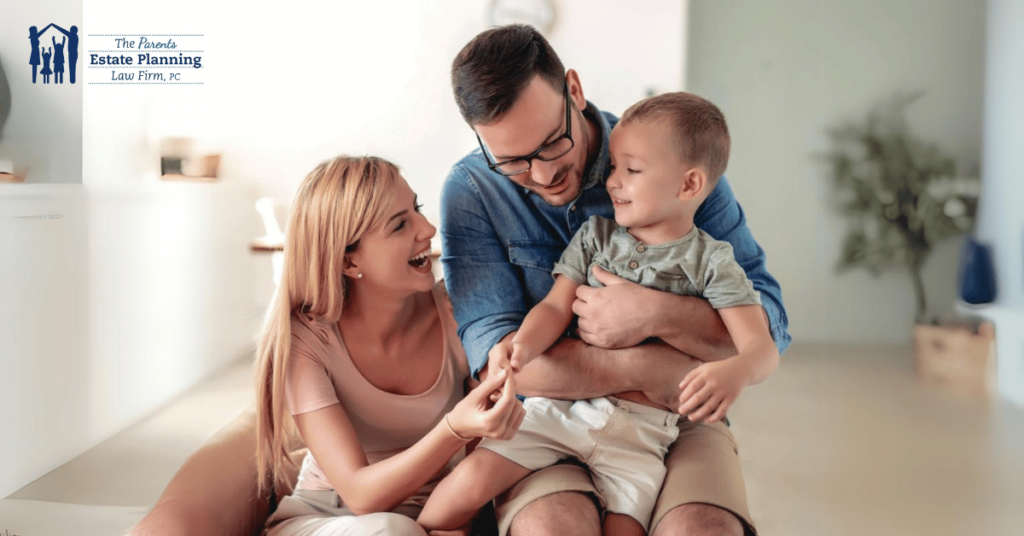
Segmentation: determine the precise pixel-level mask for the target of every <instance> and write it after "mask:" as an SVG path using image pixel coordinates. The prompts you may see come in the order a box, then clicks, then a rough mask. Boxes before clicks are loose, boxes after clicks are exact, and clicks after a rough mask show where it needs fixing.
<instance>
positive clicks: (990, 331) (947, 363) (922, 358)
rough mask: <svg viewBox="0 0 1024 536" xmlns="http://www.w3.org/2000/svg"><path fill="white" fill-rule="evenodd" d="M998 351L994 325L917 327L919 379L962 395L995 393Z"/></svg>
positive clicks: (966, 323) (915, 339)
mask: <svg viewBox="0 0 1024 536" xmlns="http://www.w3.org/2000/svg"><path fill="white" fill-rule="evenodd" d="M995 348H996V347H995V329H994V328H993V327H992V324H991V323H990V322H985V321H982V322H957V323H948V324H942V325H935V326H932V325H924V324H918V325H916V326H914V360H915V368H916V369H917V375H918V376H919V377H920V378H922V379H923V380H925V381H930V382H934V383H939V384H943V385H946V386H949V387H952V388H954V389H956V390H958V391H963V392H967V393H972V394H983V395H990V394H992V393H994V392H995V381H994V378H995Z"/></svg>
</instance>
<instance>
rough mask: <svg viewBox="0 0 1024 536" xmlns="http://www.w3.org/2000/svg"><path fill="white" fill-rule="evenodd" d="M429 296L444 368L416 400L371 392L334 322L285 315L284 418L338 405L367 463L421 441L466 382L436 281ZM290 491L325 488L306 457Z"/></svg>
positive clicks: (313, 463) (452, 326)
mask: <svg viewBox="0 0 1024 536" xmlns="http://www.w3.org/2000/svg"><path fill="white" fill-rule="evenodd" d="M432 294H433V296H434V303H435V304H436V305H437V310H438V312H439V313H440V315H441V324H442V328H443V329H444V361H443V363H442V364H441V372H440V374H439V375H438V377H437V380H436V381H435V382H434V385H433V386H432V387H431V388H430V389H428V390H426V391H425V392H423V393H420V394H418V395H398V394H394V393H389V392H386V391H382V390H380V389H378V388H376V387H374V386H373V385H372V384H371V383H370V382H369V381H368V380H367V379H366V378H364V377H363V375H362V374H360V372H359V370H358V369H357V368H356V366H355V364H353V363H352V359H351V358H350V357H349V354H348V350H347V349H346V348H345V342H344V341H343V340H341V333H340V332H339V330H338V325H337V323H326V322H321V321H319V320H317V319H316V318H314V317H313V316H312V315H309V314H298V315H293V316H292V347H291V359H290V363H289V364H288V372H287V375H286V380H285V399H286V401H287V404H288V409H289V411H291V413H292V415H298V414H301V413H308V412H310V411H316V410H318V409H321V408H325V407H327V406H330V405H331V404H337V403H339V402H340V403H341V406H342V407H343V408H344V409H345V413H346V414H348V418H349V419H350V420H351V421H352V425H353V426H355V429H356V433H357V434H358V435H359V441H360V442H361V443H362V445H363V451H364V452H365V453H366V457H367V459H368V460H369V462H370V463H371V464H372V463H376V462H379V461H381V460H384V459H387V458H389V457H391V456H394V455H395V454H397V453H399V452H401V451H403V450H405V449H406V448H408V447H410V446H411V445H413V444H414V443H416V442H417V441H419V440H420V438H422V437H423V436H425V435H426V434H427V432H429V431H430V430H431V429H432V428H433V427H434V426H435V425H437V423H438V422H440V420H441V419H442V418H443V417H444V414H445V413H447V412H448V411H450V410H451V409H452V408H453V407H455V404H456V403H457V402H458V401H459V400H461V399H462V396H463V386H464V384H465V380H466V378H467V377H468V376H469V365H468V363H467V361H466V354H465V353H464V352H463V350H462V344H461V343H460V342H459V337H458V334H457V333H456V324H455V318H454V317H453V314H452V307H451V303H450V302H449V301H448V293H447V292H446V291H445V287H444V281H440V282H438V283H437V284H436V285H434V288H433V291H432ZM461 457H462V454H461V451H460V454H458V455H457V456H456V457H455V458H453V459H452V461H450V462H449V467H448V468H447V469H446V470H445V471H442V475H439V476H438V477H436V478H435V479H434V480H433V481H431V483H430V484H429V485H428V487H429V488H431V489H432V488H433V485H434V484H436V481H437V480H439V479H440V476H443V474H446V473H447V472H448V471H449V470H450V469H451V467H454V464H455V463H457V462H458V459H461ZM296 488H297V489H308V490H330V489H333V486H331V484H330V482H328V481H327V476H326V475H325V474H324V472H323V471H322V470H321V469H320V466H319V465H318V464H317V462H316V460H315V459H314V458H313V456H312V454H309V455H307V456H306V459H305V460H304V461H303V463H302V471H301V473H300V474H299V481H298V485H297V486H296ZM426 492H429V490H428V489H426V488H425V489H424V490H421V494H423V493H426ZM418 495H419V494H418Z"/></svg>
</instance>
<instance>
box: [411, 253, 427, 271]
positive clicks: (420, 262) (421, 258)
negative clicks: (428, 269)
mask: <svg viewBox="0 0 1024 536" xmlns="http://www.w3.org/2000/svg"><path fill="white" fill-rule="evenodd" d="M429 254H430V250H429V249H425V250H423V251H422V252H421V253H419V254H418V255H416V256H415V257H413V258H411V259H409V266H412V267H413V268H423V267H425V266H426V265H427V264H428V263H429V262H430V258H429V257H428V255H429Z"/></svg>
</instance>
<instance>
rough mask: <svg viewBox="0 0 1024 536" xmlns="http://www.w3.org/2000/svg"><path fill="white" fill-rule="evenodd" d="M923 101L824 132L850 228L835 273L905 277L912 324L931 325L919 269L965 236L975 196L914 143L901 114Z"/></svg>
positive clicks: (932, 152) (881, 107) (887, 107)
mask: <svg viewBox="0 0 1024 536" xmlns="http://www.w3.org/2000/svg"><path fill="white" fill-rule="evenodd" d="M920 97H921V93H915V94H901V95H897V96H895V97H893V98H891V99H887V100H885V101H883V102H881V103H879V104H878V105H876V106H875V107H874V108H873V109H872V110H871V112H870V113H869V114H868V116H867V119H866V120H865V121H862V122H853V123H848V124H846V125H843V126H840V127H838V128H834V129H832V130H830V131H829V137H830V138H831V139H832V142H833V148H832V150H831V151H830V152H828V153H827V155H826V158H827V160H828V162H829V163H830V167H831V172H832V173H831V178H832V182H833V183H834V186H835V191H836V194H837V201H838V204H839V206H840V208H841V209H842V210H843V211H844V212H845V213H846V215H847V217H848V219H849V221H850V223H851V225H850V229H849V232H848V233H847V234H846V238H845V240H844V241H843V247H842V253H841V254H840V258H839V263H838V266H837V269H838V271H840V272H844V271H846V270H850V269H853V268H866V269H867V270H869V271H870V272H871V273H872V274H874V275H875V276H878V275H880V274H881V273H882V272H883V271H885V270H887V269H893V268H895V269H903V270H907V271H908V273H909V274H910V277H911V279H912V281H913V284H914V291H915V295H916V297H917V308H916V316H915V319H916V321H917V323H919V324H922V323H929V320H930V319H929V318H928V316H927V315H928V305H927V296H926V293H925V289H924V284H923V282H922V279H921V268H922V266H923V265H924V261H925V259H927V257H928V255H929V254H930V253H931V251H932V248H933V247H934V245H935V243H936V242H938V241H940V240H942V239H944V238H948V237H951V236H955V235H959V234H963V233H966V232H967V231H969V230H970V229H971V227H972V225H973V224H974V215H975V211H976V210H977V206H978V192H979V189H980V184H979V180H978V179H977V178H964V177H957V176H956V163H955V161H954V160H953V158H951V157H949V156H947V155H946V154H944V153H943V152H942V151H941V150H940V149H939V148H938V147H937V146H936V145H935V144H933V143H928V142H925V141H923V140H921V139H919V138H918V137H916V136H914V135H913V134H912V133H911V132H910V130H909V128H908V126H907V122H906V118H905V116H904V110H905V109H906V107H907V106H908V105H910V104H911V103H912V102H914V101H915V100H917V99H918V98H920Z"/></svg>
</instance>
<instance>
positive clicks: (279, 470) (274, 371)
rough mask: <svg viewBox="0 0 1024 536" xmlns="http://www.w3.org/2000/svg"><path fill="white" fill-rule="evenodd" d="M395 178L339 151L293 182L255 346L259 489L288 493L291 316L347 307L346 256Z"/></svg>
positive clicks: (377, 219) (390, 170)
mask: <svg viewBox="0 0 1024 536" xmlns="http://www.w3.org/2000/svg"><path fill="white" fill-rule="evenodd" d="M399 178H400V175H399V171H398V167H397V166H395V165H394V164H392V163H391V162H388V161H387V160H384V159H382V158H376V157H370V156H367V157H351V156H338V157H335V158H333V159H331V160H327V161H325V162H322V163H321V164H320V165H318V166H317V167H316V168H315V169H314V170H313V171H311V172H310V173H309V175H307V176H306V178H305V179H304V180H303V181H302V184H300V185H299V188H298V190H297V191H296V193H295V198H294V200H293V201H292V205H291V209H290V210H289V214H288V226H287V231H286V236H285V247H284V269H283V270H282V272H281V284H280V286H279V287H278V289H277V292H276V293H275V295H274V300H273V303H272V304H271V306H270V308H269V309H268V310H267V316H266V319H265V321H264V325H263V329H262V331H261V333H260V336H259V341H258V346H257V351H256V357H257V360H256V364H257V376H256V401H257V412H258V413H257V422H256V438H257V444H256V470H257V475H258V477H259V488H258V491H259V493H260V494H263V493H264V492H265V491H267V489H268V488H270V489H271V490H273V489H279V490H287V491H289V492H290V491H291V482H290V481H289V478H288V473H287V471H286V468H292V469H295V468H296V465H295V463H294V462H293V461H292V459H291V458H290V457H289V453H290V451H291V450H292V449H293V447H294V444H293V440H294V438H295V437H296V434H295V423H294V421H293V420H292V418H291V414H290V413H289V412H288V411H287V407H286V404H285V398H284V395H285V374H286V371H287V370H288V362H289V358H290V348H291V321H292V315H294V314H298V313H305V314H310V315H313V316H314V317H316V318H318V319H319V320H322V321H324V322H330V323H334V322H337V321H338V320H339V319H340V318H341V314H342V310H343V309H344V307H345V286H346V282H345V277H344V275H343V269H344V267H345V253H346V252H351V251H353V250H354V249H355V248H357V247H358V245H359V241H360V239H362V238H363V237H364V236H365V235H366V234H367V232H369V231H371V230H373V229H375V228H376V227H378V226H380V225H383V223H384V220H385V218H386V213H385V211H386V210H387V208H388V205H389V204H390V202H391V199H392V198H393V196H394V191H395V185H396V184H397V182H398V180H399Z"/></svg>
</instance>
